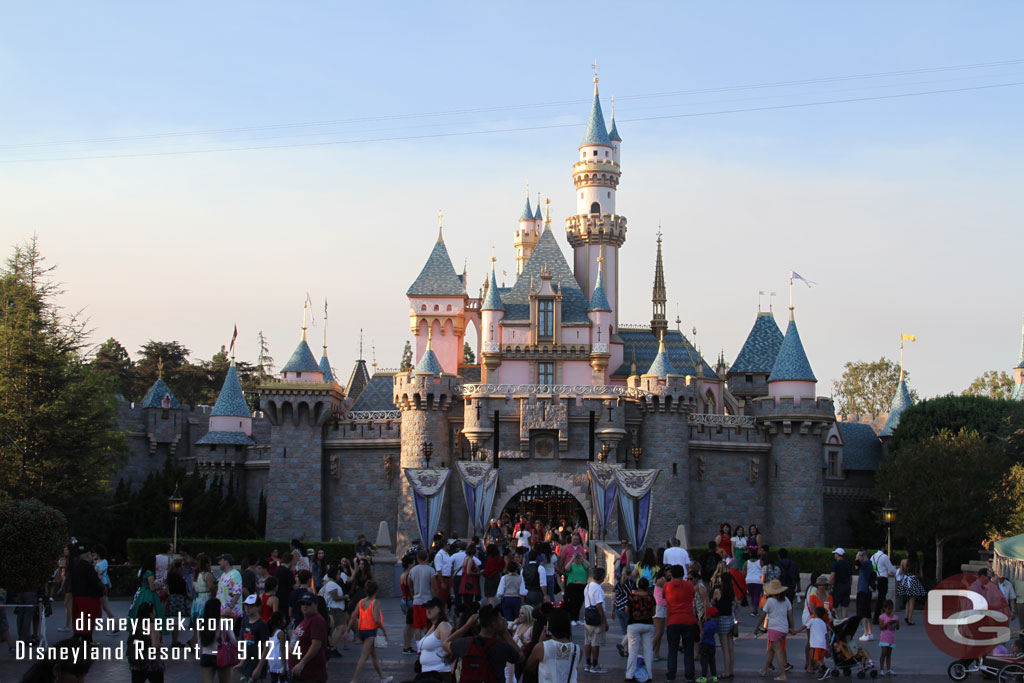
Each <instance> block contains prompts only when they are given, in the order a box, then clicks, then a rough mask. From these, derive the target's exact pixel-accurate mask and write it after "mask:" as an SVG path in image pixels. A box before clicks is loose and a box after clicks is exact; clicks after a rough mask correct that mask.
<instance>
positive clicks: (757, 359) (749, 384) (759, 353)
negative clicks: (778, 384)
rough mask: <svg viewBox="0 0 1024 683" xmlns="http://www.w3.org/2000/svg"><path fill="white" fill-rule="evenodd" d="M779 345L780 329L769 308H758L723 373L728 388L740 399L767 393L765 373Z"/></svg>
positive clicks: (767, 375) (775, 356) (774, 357)
mask: <svg viewBox="0 0 1024 683" xmlns="http://www.w3.org/2000/svg"><path fill="white" fill-rule="evenodd" d="M781 347H782V331H781V330H780V329H779V326H778V324H776V322H775V316H774V315H772V312H771V311H758V312H757V317H756V318H754V326H753V327H752V328H750V334H748V335H747V339H746V341H744V342H743V347H742V348H741V349H740V352H739V354H738V355H737V356H736V360H735V361H733V364H732V365H731V366H730V367H729V371H728V372H727V373H726V375H725V376H726V380H727V381H728V383H729V391H730V392H732V394H733V396H735V397H736V398H737V399H739V400H742V401H749V400H751V399H754V398H758V397H761V396H767V395H768V377H769V376H770V375H771V374H772V368H773V367H775V359H776V358H778V356H779V349H780V348H781Z"/></svg>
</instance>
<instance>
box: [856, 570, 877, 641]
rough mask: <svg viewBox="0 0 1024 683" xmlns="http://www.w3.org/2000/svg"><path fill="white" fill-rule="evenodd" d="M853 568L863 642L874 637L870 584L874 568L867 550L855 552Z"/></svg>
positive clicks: (858, 617)
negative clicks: (855, 574) (855, 577)
mask: <svg viewBox="0 0 1024 683" xmlns="http://www.w3.org/2000/svg"><path fill="white" fill-rule="evenodd" d="M854 568H855V569H856V570H857V619H859V620H860V623H861V628H862V629H863V631H864V633H863V634H862V635H861V637H860V641H861V642H862V643H863V642H867V641H869V640H874V639H875V635H874V634H873V633H872V632H871V584H872V583H874V579H875V570H874V568H872V566H871V561H870V560H869V559H868V551H866V550H860V551H858V552H857V557H856V559H855V561H854Z"/></svg>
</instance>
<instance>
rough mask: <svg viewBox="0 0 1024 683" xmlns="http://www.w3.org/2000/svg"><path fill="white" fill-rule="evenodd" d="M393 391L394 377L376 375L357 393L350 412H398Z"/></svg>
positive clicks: (390, 375)
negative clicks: (357, 395)
mask: <svg viewBox="0 0 1024 683" xmlns="http://www.w3.org/2000/svg"><path fill="white" fill-rule="evenodd" d="M394 389H395V376H394V375H392V374H381V373H377V374H375V375H374V376H373V377H371V378H370V381H369V383H367V385H366V388H364V389H363V390H362V391H361V392H360V393H359V397H358V398H357V399H356V402H355V403H354V404H353V405H352V410H398V407H397V406H396V405H395V396H394Z"/></svg>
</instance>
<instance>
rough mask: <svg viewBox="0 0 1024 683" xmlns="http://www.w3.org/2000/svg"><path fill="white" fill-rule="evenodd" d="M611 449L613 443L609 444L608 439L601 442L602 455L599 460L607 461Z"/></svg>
mask: <svg viewBox="0 0 1024 683" xmlns="http://www.w3.org/2000/svg"><path fill="white" fill-rule="evenodd" d="M611 450H612V447H611V444H609V443H608V442H607V441H606V442H604V443H603V444H601V457H600V458H599V460H600V461H601V462H604V461H606V460H607V459H608V453H610V452H611Z"/></svg>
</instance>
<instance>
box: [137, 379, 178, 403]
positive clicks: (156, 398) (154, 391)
mask: <svg viewBox="0 0 1024 683" xmlns="http://www.w3.org/2000/svg"><path fill="white" fill-rule="evenodd" d="M141 403H142V405H141V407H142V408H181V407H182V405H181V402H180V401H178V399H177V398H175V397H174V392H172V391H171V388H170V387H169V386H167V382H165V381H164V379H163V377H158V378H157V380H156V381H155V382H153V386H151V387H150V388H149V391H147V392H146V395H145V396H143V397H142V402H141Z"/></svg>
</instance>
